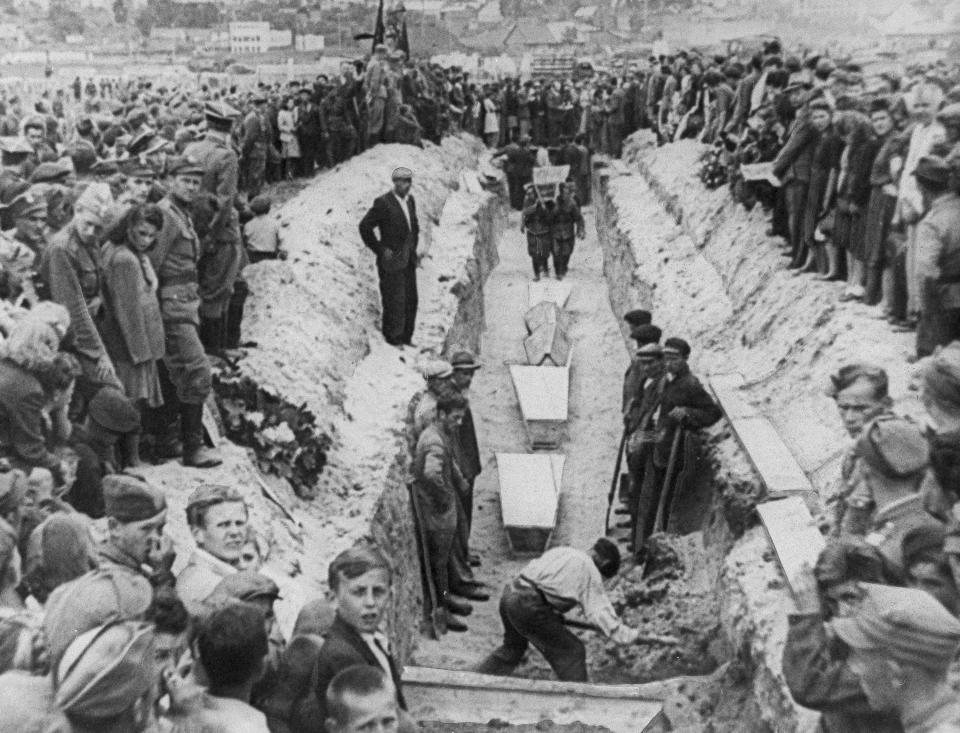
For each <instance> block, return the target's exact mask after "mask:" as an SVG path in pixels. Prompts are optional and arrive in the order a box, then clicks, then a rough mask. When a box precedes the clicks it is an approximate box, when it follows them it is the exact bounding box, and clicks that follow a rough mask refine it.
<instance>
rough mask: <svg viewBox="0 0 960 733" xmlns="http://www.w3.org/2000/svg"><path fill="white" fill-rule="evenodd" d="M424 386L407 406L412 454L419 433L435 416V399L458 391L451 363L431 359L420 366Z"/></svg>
mask: <svg viewBox="0 0 960 733" xmlns="http://www.w3.org/2000/svg"><path fill="white" fill-rule="evenodd" d="M420 371H421V373H422V374H423V378H424V380H425V381H426V387H425V388H424V389H421V390H420V391H419V392H416V393H415V394H414V395H413V397H411V398H410V404H409V405H408V406H407V431H406V433H407V447H408V448H409V449H410V455H411V456H412V455H413V454H414V451H415V449H416V447H417V440H418V439H419V438H420V433H422V432H423V429H424V428H425V427H427V425H429V424H430V423H432V422H433V421H434V420H435V419H436V418H437V400H438V399H439V398H440V397H443V396H445V395H446V396H449V395H453V394H457V393H458V391H459V390H458V389H457V388H456V386H455V385H454V383H453V375H454V372H453V365H452V364H450V362H448V361H444V360H443V359H433V360H431V361H429V362H427V363H426V364H424V365H423V367H422V368H421V370H420Z"/></svg>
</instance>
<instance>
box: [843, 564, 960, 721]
mask: <svg viewBox="0 0 960 733" xmlns="http://www.w3.org/2000/svg"><path fill="white" fill-rule="evenodd" d="M861 590H862V591H863V599H862V600H861V601H860V603H859V604H858V606H857V608H856V610H855V611H854V613H853V614H852V615H850V616H846V617H842V618H836V619H834V620H833V621H832V622H831V624H830V625H831V628H832V631H833V633H834V635H835V636H836V637H837V638H839V639H840V641H842V642H843V643H844V644H845V645H846V646H847V647H848V648H849V649H850V656H849V657H848V661H847V663H848V665H849V666H850V668H851V669H852V670H853V671H854V672H855V673H856V675H857V676H858V677H859V678H860V686H861V687H862V688H863V692H864V694H865V695H866V697H867V701H868V702H869V704H870V707H872V708H873V709H874V710H888V711H892V712H895V713H897V714H898V715H899V716H900V721H901V722H902V723H903V729H904V731H905V732H906V733H955V731H958V730H960V702H958V701H957V698H956V693H955V692H954V691H953V690H952V688H951V685H950V682H949V681H948V679H947V672H948V670H949V668H950V665H951V663H952V662H953V660H954V658H955V657H956V655H957V652H958V651H960V621H957V619H956V618H954V617H953V616H952V615H951V614H950V613H949V612H948V611H947V610H946V609H945V608H944V607H943V606H942V605H940V603H939V602H937V600H936V599H934V598H933V596H931V595H930V594H928V593H926V592H924V591H921V590H916V589H914V588H897V587H893V586H888V585H877V584H874V583H863V584H861Z"/></svg>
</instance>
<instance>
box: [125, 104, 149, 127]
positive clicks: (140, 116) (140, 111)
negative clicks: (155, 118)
mask: <svg viewBox="0 0 960 733" xmlns="http://www.w3.org/2000/svg"><path fill="white" fill-rule="evenodd" d="M147 118H148V115H147V110H145V109H144V108H143V107H134V108H133V109H132V110H130V111H129V112H127V124H128V125H130V127H139V126H140V125H142V124H143V123H144V122H146V121H147Z"/></svg>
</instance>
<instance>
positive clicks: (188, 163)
mask: <svg viewBox="0 0 960 733" xmlns="http://www.w3.org/2000/svg"><path fill="white" fill-rule="evenodd" d="M167 175H168V176H186V175H195V176H202V175H203V166H202V165H200V162H199V161H198V160H197V159H196V158H193V157H192V156H189V155H180V156H177V157H174V158H169V159H168V160H167Z"/></svg>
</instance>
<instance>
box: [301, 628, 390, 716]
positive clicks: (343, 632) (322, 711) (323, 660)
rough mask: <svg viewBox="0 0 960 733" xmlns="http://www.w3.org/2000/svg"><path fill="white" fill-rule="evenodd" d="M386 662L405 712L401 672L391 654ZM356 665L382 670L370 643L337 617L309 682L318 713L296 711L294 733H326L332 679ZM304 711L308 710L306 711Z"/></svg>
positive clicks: (321, 649)
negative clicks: (327, 696) (324, 731)
mask: <svg viewBox="0 0 960 733" xmlns="http://www.w3.org/2000/svg"><path fill="white" fill-rule="evenodd" d="M387 659H388V661H389V663H390V676H391V677H392V678H393V686H394V688H395V689H396V691H397V703H398V704H399V705H400V707H401V708H402V709H404V710H406V701H405V700H404V699H403V687H402V683H401V680H400V671H399V669H398V668H397V665H396V662H395V661H394V659H393V656H392V655H388V656H387ZM356 664H367V665H370V666H372V667H377V668H378V669H379V668H380V662H378V661H377V657H376V656H374V654H373V652H372V651H371V650H370V647H369V646H367V642H365V641H364V640H363V637H362V636H360V632H358V631H357V630H356V629H355V628H353V627H352V626H350V625H349V624H348V623H347V622H346V621H344V620H343V619H342V618H341V617H340V615H339V614H337V617H336V618H335V619H334V620H333V624H332V625H331V626H330V631H329V632H328V633H327V638H326V641H324V643H323V646H322V647H321V648H320V656H319V657H318V658H317V663H316V665H315V666H314V668H313V676H312V679H311V682H310V686H311V688H312V689H313V691H314V697H315V704H316V706H317V707H316V708H315V710H316V711H317V712H316V713H312V714H310V715H303V714H300V711H297V710H295V711H293V715H292V716H291V718H292V720H291V722H292V723H293V724H292V725H291V726H290V728H291V731H293V733H323V730H324V727H323V726H324V722H325V721H326V718H327V715H326V713H327V706H326V695H327V687H329V686H330V682H331V680H333V678H334V677H336V676H337V673H338V672H342V671H343V670H345V669H346V668H347V667H352V666H354V665H356ZM304 712H306V711H305V710H304Z"/></svg>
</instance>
